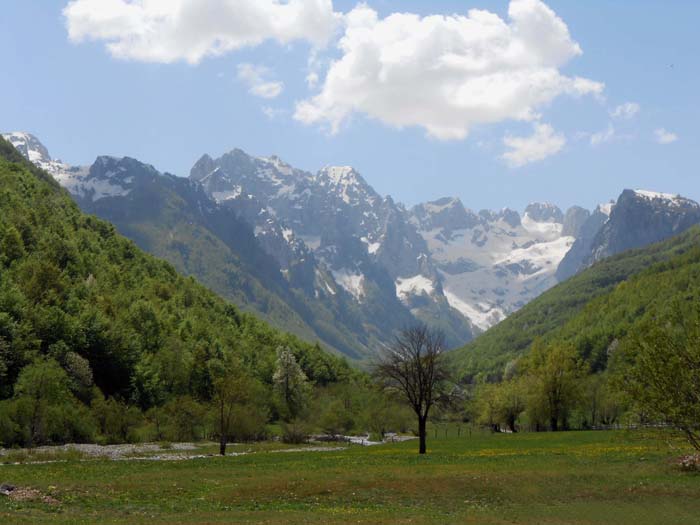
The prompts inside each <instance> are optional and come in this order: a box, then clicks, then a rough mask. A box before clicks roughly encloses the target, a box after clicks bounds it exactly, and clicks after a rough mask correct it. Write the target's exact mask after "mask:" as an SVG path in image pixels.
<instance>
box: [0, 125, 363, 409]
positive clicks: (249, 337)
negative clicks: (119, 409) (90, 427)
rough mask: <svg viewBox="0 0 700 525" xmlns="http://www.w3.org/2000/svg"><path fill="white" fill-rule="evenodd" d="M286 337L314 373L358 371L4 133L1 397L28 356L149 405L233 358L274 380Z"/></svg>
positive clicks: (330, 376)
mask: <svg viewBox="0 0 700 525" xmlns="http://www.w3.org/2000/svg"><path fill="white" fill-rule="evenodd" d="M280 345H284V346H288V347H290V348H291V349H292V351H293V353H294V354H295V356H296V358H297V360H298V361H299V363H300V364H301V366H302V368H303V370H304V372H305V373H306V375H307V376H308V378H309V379H310V380H311V381H312V382H313V383H316V384H327V383H332V382H334V381H336V380H338V379H339V378H341V377H347V376H348V374H349V372H350V369H349V367H348V365H347V364H346V363H345V362H344V361H342V360H340V359H339V358H335V357H333V356H331V355H330V354H328V353H327V352H325V351H324V350H322V349H321V348H320V347H319V346H318V345H311V344H308V343H305V342H302V341H301V340H300V339H298V338H297V337H295V336H293V335H289V334H286V333H283V332H281V331H278V330H275V329H272V328H271V327H270V326H268V325H267V324H266V323H264V322H262V321H260V320H258V319H256V318H255V317H253V316H252V315H250V314H247V313H243V312H241V311H239V310H238V309H237V308H236V307H234V306H233V305H232V304H230V303H228V302H226V301H224V300H223V299H221V298H220V297H218V296H216V295H215V294H214V293H212V292H210V291H209V290H207V289H206V288H205V287H204V286H202V285H200V284H198V283H197V282H196V281H195V280H194V279H193V278H185V277H183V276H181V275H179V274H178V273H177V272H176V270H175V268H173V266H172V265H170V264H168V263H166V262H164V261H161V260H159V259H156V258H155V257H152V256H150V255H147V254H146V253H144V252H143V251H142V250H140V249H139V248H138V247H137V246H136V245H135V244H134V243H133V242H132V241H130V240H127V239H126V238H124V237H122V236H121V235H119V234H118V233H117V232H116V230H115V228H114V227H113V226H112V225H111V224H109V223H107V222H105V221H103V220H100V219H97V218H95V217H93V216H89V215H87V214H85V213H83V212H81V211H80V209H79V208H78V206H77V205H76V204H75V203H74V202H73V200H72V199H71V197H70V195H69V194H68V192H67V191H65V190H63V189H61V187H60V186H59V185H58V183H56V182H55V181H54V180H53V178H52V177H51V176H50V175H49V174H47V173H45V172H44V171H42V170H40V169H38V168H36V167H35V166H33V165H31V164H30V163H29V162H27V161H26V160H25V159H23V158H22V157H21V155H20V154H19V153H18V152H17V151H16V150H15V149H14V148H13V147H12V146H11V145H10V144H9V143H7V142H6V141H4V140H2V139H0V399H3V398H7V397H9V396H10V395H12V391H13V386H14V384H15V382H16V380H17V378H18V376H19V375H20V373H21V371H22V370H23V368H24V367H25V366H27V365H29V364H30V363H32V362H34V361H35V360H36V359H37V358H40V357H43V356H47V357H51V358H53V359H55V360H56V361H57V362H59V363H61V364H63V365H64V367H65V368H67V369H69V368H70V363H75V362H79V363H86V364H87V367H88V370H89V374H86V376H91V377H92V380H94V385H95V386H96V387H97V388H99V390H100V391H101V393H102V394H104V395H105V396H114V397H118V398H120V399H123V400H126V401H128V402H130V403H135V404H137V405H138V406H140V407H141V408H143V409H146V408H148V407H149V406H153V405H155V404H158V403H160V402H163V400H165V399H169V398H173V397H175V396H178V395H186V394H188V395H194V396H197V395H198V394H201V393H202V391H203V390H206V389H207V388H208V383H207V382H208V381H209V380H210V378H209V375H208V374H209V365H210V363H212V362H214V361H215V360H221V359H222V358H224V357H226V356H235V358H237V360H238V361H239V362H240V363H241V364H242V366H243V367H244V368H245V369H246V370H247V372H248V373H249V375H250V376H252V377H255V378H257V379H259V380H260V382H261V383H263V384H268V385H269V384H271V382H272V375H273V369H274V361H275V351H276V348H277V347H278V346H280ZM208 378H209V379H208ZM203 395H205V394H203Z"/></svg>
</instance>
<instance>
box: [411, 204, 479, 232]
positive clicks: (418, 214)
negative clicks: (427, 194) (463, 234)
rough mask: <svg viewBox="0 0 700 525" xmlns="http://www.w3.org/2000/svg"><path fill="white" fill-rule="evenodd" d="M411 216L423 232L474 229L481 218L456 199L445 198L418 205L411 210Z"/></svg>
mask: <svg viewBox="0 0 700 525" xmlns="http://www.w3.org/2000/svg"><path fill="white" fill-rule="evenodd" d="M411 214H412V216H413V217H414V218H415V222H417V224H418V226H419V228H420V229H421V230H434V229H436V228H442V229H444V230H447V231H453V230H460V229H464V228H473V227H474V226H476V225H477V224H478V223H479V217H478V216H477V215H476V214H475V213H474V212H472V211H471V210H467V209H466V208H465V207H464V205H463V204H462V201H461V200H460V199H458V198H456V197H443V198H441V199H437V200H435V201H431V202H425V203H422V204H418V205H416V206H414V207H413V208H412V209H411Z"/></svg>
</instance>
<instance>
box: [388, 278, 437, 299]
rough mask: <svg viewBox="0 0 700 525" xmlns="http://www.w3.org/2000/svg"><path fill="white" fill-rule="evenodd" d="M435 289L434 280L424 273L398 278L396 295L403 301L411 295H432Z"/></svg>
mask: <svg viewBox="0 0 700 525" xmlns="http://www.w3.org/2000/svg"><path fill="white" fill-rule="evenodd" d="M434 291H435V285H434V284H433V281H432V280H430V279H429V278H428V277H425V276H424V275H414V276H413V277H405V278H401V277H399V278H398V279H396V297H398V298H399V299H400V300H402V301H406V300H407V299H408V297H409V296H411V295H431V294H432V293H433V292H434Z"/></svg>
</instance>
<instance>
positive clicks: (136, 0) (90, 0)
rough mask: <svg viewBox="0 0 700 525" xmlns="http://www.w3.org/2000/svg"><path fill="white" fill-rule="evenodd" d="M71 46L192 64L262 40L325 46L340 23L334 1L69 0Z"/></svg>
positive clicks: (134, 57) (141, 58)
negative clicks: (87, 44) (94, 44)
mask: <svg viewBox="0 0 700 525" xmlns="http://www.w3.org/2000/svg"><path fill="white" fill-rule="evenodd" d="M63 15H64V17H65V19H66V25H67V28H68V36H69V38H70V39H71V40H72V41H73V42H83V41H86V40H98V41H104V42H106V46H107V49H108V50H109V52H110V53H111V54H112V55H113V56H115V57H118V58H123V59H131V60H139V61H145V62H163V63H169V62H176V61H179V60H184V61H187V62H189V63H191V64H196V63H198V62H199V61H201V60H202V59H203V58H204V57H207V56H217V55H222V54H225V53H227V52H229V51H234V50H237V49H241V48H244V47H249V46H256V45H258V44H260V43H262V42H264V41H266V40H276V41H278V42H280V43H283V44H285V43H289V42H292V41H295V40H305V41H308V42H310V43H312V44H313V45H315V46H322V45H325V44H326V43H327V42H328V41H329V39H330V38H331V36H332V35H333V33H334V32H335V29H336V27H337V25H338V23H339V21H340V15H339V14H338V13H335V12H334V11H333V2H332V0H288V1H283V0H71V1H70V2H69V3H68V5H67V6H66V7H65V8H64V10H63Z"/></svg>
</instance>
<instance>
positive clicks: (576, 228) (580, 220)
mask: <svg viewBox="0 0 700 525" xmlns="http://www.w3.org/2000/svg"><path fill="white" fill-rule="evenodd" d="M590 216H591V212H590V211H588V210H586V209H585V208H581V206H572V207H571V208H569V209H568V210H566V214H565V215H564V225H563V227H562V235H569V236H571V237H578V236H579V234H580V232H581V228H583V225H584V224H585V223H586V221H587V220H588V218H589V217H590Z"/></svg>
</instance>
